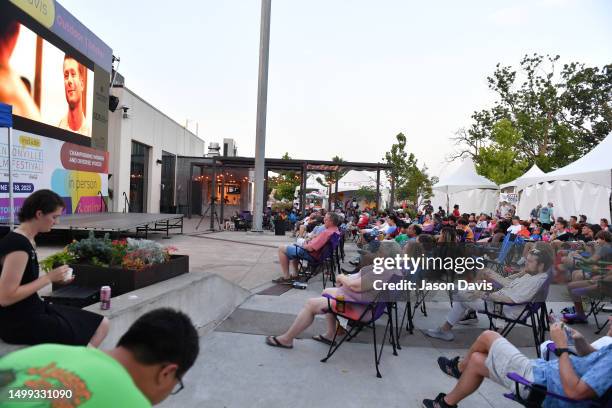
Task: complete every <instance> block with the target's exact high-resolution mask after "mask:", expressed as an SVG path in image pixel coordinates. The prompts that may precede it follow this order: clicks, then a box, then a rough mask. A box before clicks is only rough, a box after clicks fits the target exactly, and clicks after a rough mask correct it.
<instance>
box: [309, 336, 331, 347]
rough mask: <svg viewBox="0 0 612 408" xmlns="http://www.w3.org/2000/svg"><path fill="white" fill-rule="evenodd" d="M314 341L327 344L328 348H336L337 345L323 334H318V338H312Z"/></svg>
mask: <svg viewBox="0 0 612 408" xmlns="http://www.w3.org/2000/svg"><path fill="white" fill-rule="evenodd" d="M312 339H313V340H314V341H318V342H320V343H323V344H327V345H328V346H335V345H336V342H335V341H332V340H330V339H328V338H326V337H323V335H322V334H317V335H316V336H312Z"/></svg>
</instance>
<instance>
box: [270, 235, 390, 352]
mask: <svg viewBox="0 0 612 408" xmlns="http://www.w3.org/2000/svg"><path fill="white" fill-rule="evenodd" d="M400 252H401V248H400V246H399V244H398V243H397V242H395V241H385V242H384V243H383V244H382V245H381V248H380V249H379V251H378V252H377V253H376V254H375V255H374V256H371V257H368V261H369V262H370V264H369V265H367V266H364V267H363V268H361V269H360V270H359V272H357V273H354V274H351V275H344V274H339V275H338V276H337V277H336V287H335V288H327V289H325V290H323V292H322V293H321V296H319V297H316V298H311V299H308V301H307V302H306V305H305V306H304V308H302V310H301V311H300V313H298V315H297V317H296V318H295V321H294V322H293V324H292V325H291V327H289V329H287V331H286V332H285V333H283V334H281V335H279V336H268V337H266V344H268V345H269V346H272V347H280V348H287V349H291V348H293V340H294V339H295V338H296V337H297V336H299V335H300V334H301V333H302V332H303V331H304V330H306V329H307V328H308V327H309V326H310V325H311V324H312V322H313V321H314V317H315V315H319V314H325V315H326V316H325V317H326V321H327V326H326V327H327V330H326V331H325V333H323V334H320V335H317V336H314V337H313V338H312V339H313V340H315V341H319V342H321V343H324V344H327V345H330V344H331V343H332V340H333V338H334V335H335V334H336V330H337V325H336V319H335V317H334V315H333V314H331V313H329V312H330V310H329V305H331V307H332V309H333V310H334V312H337V309H336V306H337V305H336V301H335V300H333V299H331V300H329V302H330V303H328V299H327V298H326V297H324V296H323V295H324V294H328V295H331V296H332V297H334V298H335V299H337V298H338V297H339V296H344V299H345V300H346V301H347V302H346V303H345V304H344V312H343V314H344V315H345V316H348V317H349V318H351V319H353V320H359V318H360V317H361V315H362V314H363V312H364V310H365V309H366V306H365V305H361V304H355V303H350V301H358V302H362V303H365V302H372V301H374V300H375V298H376V296H377V295H378V293H379V291H378V290H375V289H374V287H375V286H374V281H375V280H382V281H383V282H386V281H388V280H389V279H391V277H392V276H393V274H396V273H400V271H398V270H395V269H386V268H385V269H384V270H383V272H382V273H375V272H374V270H375V269H374V267H373V266H372V262H373V261H374V258H375V257H377V258H393V257H395V256H396V255H398V254H399V253H400ZM364 317H365V316H364Z"/></svg>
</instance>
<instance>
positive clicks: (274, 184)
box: [268, 152, 300, 201]
mask: <svg viewBox="0 0 612 408" xmlns="http://www.w3.org/2000/svg"><path fill="white" fill-rule="evenodd" d="M282 159H283V160H291V157H290V156H289V153H288V152H286V153H285V154H284V155H283V157H282ZM299 185H300V175H299V174H298V172H295V171H281V172H279V175H278V176H277V177H270V179H269V180H268V194H270V192H271V191H272V190H276V192H275V194H274V198H276V199H277V200H282V199H286V200H289V201H293V195H294V193H295V188H296V187H297V186H299Z"/></svg>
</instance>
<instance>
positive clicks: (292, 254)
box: [285, 245, 315, 262]
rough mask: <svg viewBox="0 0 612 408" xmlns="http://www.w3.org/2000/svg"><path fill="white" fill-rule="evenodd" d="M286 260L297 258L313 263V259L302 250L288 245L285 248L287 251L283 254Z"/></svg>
mask: <svg viewBox="0 0 612 408" xmlns="http://www.w3.org/2000/svg"><path fill="white" fill-rule="evenodd" d="M285 255H287V258H289V259H297V258H298V257H299V258H301V259H305V260H307V261H309V262H312V261H314V260H315V259H314V258H313V257H312V255H310V254H309V253H308V251H306V250H305V249H304V248H302V247H300V246H297V245H290V246H288V247H287V251H286V252H285Z"/></svg>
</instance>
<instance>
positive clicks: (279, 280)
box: [272, 276, 294, 285]
mask: <svg viewBox="0 0 612 408" xmlns="http://www.w3.org/2000/svg"><path fill="white" fill-rule="evenodd" d="M293 279H294V278H291V277H289V278H285V277H284V276H281V277H280V278H276V279H272V283H280V284H282V285H287V284H291V283H293Z"/></svg>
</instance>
